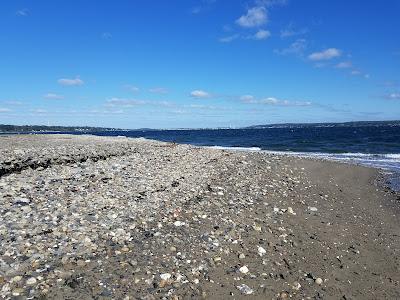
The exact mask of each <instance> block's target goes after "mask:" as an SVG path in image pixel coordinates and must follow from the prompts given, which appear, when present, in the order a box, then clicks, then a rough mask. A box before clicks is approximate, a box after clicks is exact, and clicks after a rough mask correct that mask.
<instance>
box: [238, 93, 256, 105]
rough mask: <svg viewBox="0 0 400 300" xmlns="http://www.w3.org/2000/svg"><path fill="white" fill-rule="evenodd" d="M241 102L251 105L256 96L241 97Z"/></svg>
mask: <svg viewBox="0 0 400 300" xmlns="http://www.w3.org/2000/svg"><path fill="white" fill-rule="evenodd" d="M240 100H241V101H243V102H246V103H251V102H252V101H253V100H254V96H252V95H243V96H241V97H240Z"/></svg>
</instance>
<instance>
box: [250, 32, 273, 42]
mask: <svg viewBox="0 0 400 300" xmlns="http://www.w3.org/2000/svg"><path fill="white" fill-rule="evenodd" d="M270 36H271V33H270V32H269V31H268V30H263V29H260V30H259V31H257V32H256V33H255V34H254V36H253V38H254V39H256V40H265V39H267V38H269V37H270Z"/></svg>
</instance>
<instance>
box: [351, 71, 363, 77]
mask: <svg viewBox="0 0 400 300" xmlns="http://www.w3.org/2000/svg"><path fill="white" fill-rule="evenodd" d="M350 74H351V75H355V76H357V75H361V72H360V71H358V70H353V71H351V72H350Z"/></svg>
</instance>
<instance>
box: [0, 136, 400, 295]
mask: <svg viewBox="0 0 400 300" xmlns="http://www.w3.org/2000/svg"><path fill="white" fill-rule="evenodd" d="M379 178H380V177H379V174H378V172H377V171H376V170H374V169H370V168H364V167H358V166H352V165H345V164H339V163H334V162H326V161H317V160H311V159H301V158H294V157H285V156H277V155H269V154H262V153H246V152H230V151H224V150H216V149H205V148H198V147H193V146H188V145H174V144H170V143H162V142H156V141H149V140H144V139H127V138H111V137H93V136H70V135H30V136H23V135H19V136H0V201H1V206H0V297H3V298H21V299H24V298H27V297H33V298H42V299H242V298H247V299H286V298H291V299H399V298H400V285H399V281H400V253H399V250H400V233H399V232H400V231H399V229H400V221H399V206H400V205H399V204H400V202H399V197H398V196H397V195H396V194H394V193H392V192H391V191H390V190H388V189H385V188H383V187H381V186H380V185H378V184H377V181H378V180H379Z"/></svg>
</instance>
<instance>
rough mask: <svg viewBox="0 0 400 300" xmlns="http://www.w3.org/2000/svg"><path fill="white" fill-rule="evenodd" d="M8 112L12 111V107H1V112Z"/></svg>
mask: <svg viewBox="0 0 400 300" xmlns="http://www.w3.org/2000/svg"><path fill="white" fill-rule="evenodd" d="M6 112H11V109H9V108H5V107H0V113H6Z"/></svg>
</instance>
